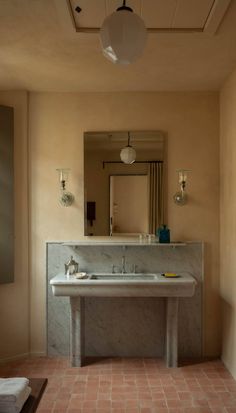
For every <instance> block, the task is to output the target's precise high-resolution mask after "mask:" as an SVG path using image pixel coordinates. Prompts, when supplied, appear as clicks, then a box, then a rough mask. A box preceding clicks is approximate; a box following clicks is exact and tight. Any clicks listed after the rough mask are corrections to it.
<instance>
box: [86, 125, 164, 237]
mask: <svg viewBox="0 0 236 413" xmlns="http://www.w3.org/2000/svg"><path fill="white" fill-rule="evenodd" d="M128 145H129V148H130V147H131V148H133V149H134V150H135V152H134V151H133V150H132V149H131V150H130V149H128V154H127V149H126V150H125V151H124V153H123V152H122V153H123V160H126V161H127V160H128V161H134V162H133V163H131V164H126V163H124V162H123V161H122V160H121V154H120V152H121V150H122V149H123V148H126V147H127V146H128ZM164 154H165V140H164V134H163V133H162V132H160V131H153V132H151V131H138V132H137V131H130V132H86V133H85V134H84V207H85V218H84V234H85V235H96V236H101V235H116V236H117V235H138V234H140V233H149V234H155V232H156V229H157V228H158V227H159V226H160V225H161V224H163V223H164V212H165V211H164V197H165V194H164V175H165V173H164V169H165V165H164V161H165V160H164ZM129 156H131V158H130V159H127V157H129ZM134 158H135V160H134Z"/></svg>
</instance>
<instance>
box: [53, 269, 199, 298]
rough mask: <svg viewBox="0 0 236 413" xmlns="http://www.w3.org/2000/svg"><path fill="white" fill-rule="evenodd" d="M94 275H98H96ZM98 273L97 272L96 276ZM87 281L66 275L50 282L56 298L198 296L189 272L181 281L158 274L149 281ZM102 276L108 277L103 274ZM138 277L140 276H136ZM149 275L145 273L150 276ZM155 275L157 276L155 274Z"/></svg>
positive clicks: (89, 277)
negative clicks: (195, 294)
mask: <svg viewBox="0 0 236 413" xmlns="http://www.w3.org/2000/svg"><path fill="white" fill-rule="evenodd" d="M93 274H95V273H93ZM96 274H97V273H96ZM91 275H92V274H88V278H86V279H77V278H75V277H73V276H72V277H71V276H70V278H68V277H67V276H66V275H65V274H58V275H56V276H55V277H54V278H52V279H51V281H50V284H51V286H52V290H53V294H54V295H55V296H67V297H68V296H70V297H72V296H85V297H86V296H93V297H192V296H193V295H194V293H195V288H196V285H197V281H196V280H195V278H194V277H193V276H192V275H191V274H189V273H181V274H179V275H180V277H179V278H171V279H170V278H165V277H163V276H162V275H161V274H155V278H153V279H149V278H148V277H147V278H148V279H146V280H145V274H142V279H138V280H137V279H125V274H124V275H122V279H105V280H104V279H102V280H100V279H91ZM102 275H106V274H105V273H102ZM133 275H138V274H133ZM148 275H150V274H146V276H148ZM152 275H154V274H152Z"/></svg>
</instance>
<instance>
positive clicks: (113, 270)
mask: <svg viewBox="0 0 236 413" xmlns="http://www.w3.org/2000/svg"><path fill="white" fill-rule="evenodd" d="M117 270H118V272H119V267H118V266H117V265H114V264H112V270H111V271H112V274H115V273H116V271H117Z"/></svg>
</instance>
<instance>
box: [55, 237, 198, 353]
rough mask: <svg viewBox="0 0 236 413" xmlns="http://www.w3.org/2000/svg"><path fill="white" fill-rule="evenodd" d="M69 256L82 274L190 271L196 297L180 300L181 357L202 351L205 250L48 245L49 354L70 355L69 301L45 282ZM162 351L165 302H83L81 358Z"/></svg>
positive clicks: (106, 300) (60, 270)
mask: <svg viewBox="0 0 236 413" xmlns="http://www.w3.org/2000/svg"><path fill="white" fill-rule="evenodd" d="M70 255H73V256H74V258H75V259H76V261H78V262H79V264H80V270H81V271H87V272H92V271H94V272H102V271H104V272H109V271H111V268H112V265H113V264H114V265H116V266H117V267H121V260H122V256H123V255H125V257H126V269H127V271H131V270H132V267H133V265H134V264H135V265H137V272H166V271H174V272H181V271H187V272H190V273H191V274H192V275H193V276H194V277H195V278H196V280H197V281H198V285H197V288H196V294H195V296H194V297H191V298H183V299H180V300H179V356H180V357H199V356H200V355H201V352H202V280H203V246H202V244H201V243H193V244H187V245H186V246H182V247H177V248H158V247H153V246H150V247H147V246H145V247H143V248H142V247H141V246H126V247H122V246H101V245H97V246H79V247H70V246H65V245H62V244H59V243H58V244H57V243H48V244H47V257H48V259H47V276H48V299H47V305H48V311H47V315H48V320H47V321H48V354H49V355H58V354H61V355H68V354H69V324H70V323H69V314H70V311H69V299H67V298H64V297H54V296H52V291H51V286H50V285H49V281H50V279H51V278H52V277H54V276H55V275H56V274H57V273H59V272H62V271H63V269H64V263H65V262H66V261H68V258H69V257H70ZM164 352H165V299H163V298H86V299H85V355H88V356H89V355H90V356H130V357H132V356H134V357H135V356H144V357H154V356H163V355H164Z"/></svg>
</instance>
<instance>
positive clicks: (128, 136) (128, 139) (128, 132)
mask: <svg viewBox="0 0 236 413" xmlns="http://www.w3.org/2000/svg"><path fill="white" fill-rule="evenodd" d="M124 3H125V0H124ZM129 142H130V132H128V145H127V146H130V144H129Z"/></svg>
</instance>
